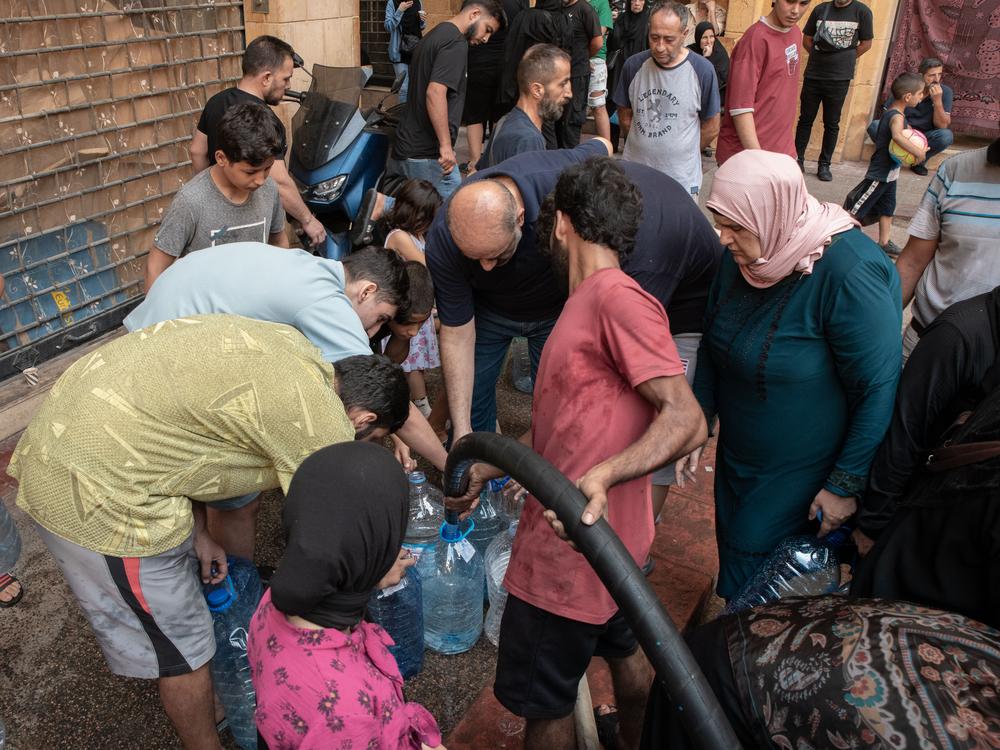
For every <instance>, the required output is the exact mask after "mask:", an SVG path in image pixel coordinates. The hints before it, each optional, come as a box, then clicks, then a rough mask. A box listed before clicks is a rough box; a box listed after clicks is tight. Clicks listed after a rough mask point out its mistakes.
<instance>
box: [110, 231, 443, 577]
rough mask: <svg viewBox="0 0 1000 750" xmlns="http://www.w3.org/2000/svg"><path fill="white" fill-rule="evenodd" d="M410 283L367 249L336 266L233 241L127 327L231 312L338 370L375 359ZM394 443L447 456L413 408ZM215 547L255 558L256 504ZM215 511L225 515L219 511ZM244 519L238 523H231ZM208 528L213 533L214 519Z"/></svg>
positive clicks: (193, 258) (249, 501)
mask: <svg viewBox="0 0 1000 750" xmlns="http://www.w3.org/2000/svg"><path fill="white" fill-rule="evenodd" d="M408 296H409V281H408V277H407V275H406V270H405V264H404V262H403V260H402V259H401V258H400V257H399V256H398V255H396V254H395V253H393V252H387V251H385V250H383V249H381V248H374V247H372V248H364V249H363V250H359V251H358V252H356V253H353V254H351V255H349V256H347V257H346V258H345V259H344V260H343V261H342V262H340V261H335V260H326V259H325V258H317V257H316V256H314V255H310V254H309V253H307V252H305V251H304V250H285V249H282V248H277V247H274V246H272V245H267V244H264V243H263V242H234V243H230V244H228V245H219V246H217V247H210V248H205V249H204V250H199V251H198V252H196V253H192V254H190V255H187V256H185V257H183V258H181V259H180V260H178V261H177V262H176V263H173V264H172V265H171V266H170V267H169V268H167V270H165V271H164V272H163V273H162V274H161V275H160V276H159V277H158V278H157V279H156V283H155V284H154V285H153V286H152V288H151V289H149V290H148V291H147V293H146V299H145V301H144V302H143V303H142V304H141V305H139V306H138V307H137V308H136V309H135V310H133V311H132V313H131V314H130V315H129V316H128V317H127V318H125V320H124V325H125V327H126V328H127V329H128V330H130V331H136V330H139V329H140V328H146V327H148V326H152V325H156V324H157V323H162V322H163V321H165V320H175V319H177V318H183V317H185V316H188V315H206V314H211V313H231V314H233V315H243V316H245V317H248V318H256V319H258V320H268V321H271V322H273V323H285V324H287V325H291V326H294V327H295V328H297V329H298V330H299V331H301V332H302V335H304V336H305V337H306V338H307V339H309V340H310V341H311V342H312V343H313V344H314V345H315V346H316V347H317V348H318V349H319V350H320V351H321V352H322V355H323V359H325V360H326V361H328V362H336V361H338V360H341V359H343V358H345V357H350V356H353V355H356V354H371V353H372V350H371V344H370V343H369V336H370V335H374V334H375V333H376V332H377V331H378V330H379V329H380V328H381V327H382V325H383V324H384V323H386V322H388V321H389V320H391V319H392V318H393V317H395V315H396V312H397V310H398V308H399V307H401V306H402V307H406V305H407V304H408ZM396 435H397V436H398V437H399V439H400V440H402V441H403V442H404V443H405V444H406V445H407V446H409V447H410V448H412V449H413V450H415V451H416V452H418V453H420V454H421V455H422V456H424V457H425V458H427V460H428V461H430V462H431V463H432V464H434V465H435V466H436V467H437V468H438V469H441V470H443V469H444V463H445V460H446V459H447V457H448V454H447V452H446V451H445V450H444V448H443V446H442V445H441V442H440V441H439V440H438V439H437V436H436V435H435V433H434V430H433V429H432V428H431V426H430V425H429V424H428V423H427V420H426V419H425V418H424V416H423V414H421V413H420V410H419V409H417V408H416V407H415V406H413V404H412V403H411V404H410V413H409V416H408V417H407V420H406V422H405V424H404V425H403V426H402V427H401V428H400V429H399V430H397V432H396ZM231 502H232V505H230V506H226V507H228V508H229V511H228V513H227V519H226V523H225V524H220V525H219V528H218V532H217V533H218V536H216V539H217V540H218V541H219V543H220V544H222V546H223V548H224V549H226V550H227V551H229V552H231V553H233V554H236V555H239V556H242V557H246V558H248V559H249V558H250V557H252V554H253V546H252V544H253V528H254V526H253V519H254V513H255V511H256V502H254V498H252V497H249V498H238V499H236V500H234V501H231ZM214 507H215V508H219V507H222V506H220V505H219V503H216V504H215V506H214ZM236 510H240V511H241V513H240V516H241V519H242V523H241V519H237V518H235V517H234V516H233V511H236ZM209 520H210V525H212V524H211V519H209Z"/></svg>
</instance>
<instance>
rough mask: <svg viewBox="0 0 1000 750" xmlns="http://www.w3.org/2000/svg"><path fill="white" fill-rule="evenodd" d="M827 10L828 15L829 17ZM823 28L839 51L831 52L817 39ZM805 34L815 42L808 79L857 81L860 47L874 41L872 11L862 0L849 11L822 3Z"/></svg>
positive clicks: (851, 5) (853, 3)
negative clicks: (820, 27)
mask: <svg viewBox="0 0 1000 750" xmlns="http://www.w3.org/2000/svg"><path fill="white" fill-rule="evenodd" d="M827 8H829V15H826V14H827ZM824 16H826V18H825V20H824ZM820 25H822V26H823V27H824V29H825V31H826V32H827V34H828V35H829V36H831V37H832V38H833V40H834V42H836V45H837V48H836V49H830V47H829V46H828V45H826V44H825V43H824V41H822V40H820V39H818V38H817V37H816V32H817V30H818V29H817V27H818V26H820ZM802 33H803V34H804V35H805V36H811V37H812V38H813V50H812V52H810V53H809V62H808V63H807V65H806V74H805V77H806V78H813V79H816V80H818V81H849V80H851V79H852V78H854V65H855V63H856V62H857V59H858V55H857V52H856V51H855V50H856V49H857V46H858V45H859V44H860V43H861V42H867V41H868V40H870V39H873V38H874V37H875V29H874V26H873V24H872V12H871V9H870V8H869V7H868V6H867V5H865V4H864V3H861V2H859V0H854V2H852V3H851V4H850V5H848V6H847V7H846V8H838V7H837V6H836V5H834V4H833V3H832V2H827V3H820V4H819V5H817V6H816V7H815V8H813V12H812V13H811V14H810V15H809V20H808V21H806V26H805V28H804V29H803V30H802Z"/></svg>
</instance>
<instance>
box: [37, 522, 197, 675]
mask: <svg viewBox="0 0 1000 750" xmlns="http://www.w3.org/2000/svg"><path fill="white" fill-rule="evenodd" d="M35 528H36V529H37V530H38V534H39V536H41V537H42V541H43V542H45V546H46V547H48V548H49V552H51V553H52V556H53V557H54V558H55V559H56V563H57V564H58V565H59V569H60V570H61V571H62V574H63V576H64V577H65V578H66V583H68V584H69V587H70V589H71V590H72V591H73V595H74V596H75V597H76V600H77V602H78V603H79V605H80V609H82V610H83V613H84V614H85V615H86V616H87V619H88V620H89V621H90V627H91V628H92V629H93V631H94V635H95V636H96V637H97V643H98V645H99V646H100V647H101V651H103V652H104V658H105V660H106V661H107V662H108V667H110V669H111V671H112V672H114V673H115V674H119V675H122V676H124V677H141V678H145V679H155V678H157V677H174V676H177V675H182V674H188V673H189V672H193V671H194V670H196V669H198V667H200V666H202V665H204V664H207V663H208V661H209V660H210V659H211V658H212V657H213V656H214V655H215V635H214V632H213V629H212V615H211V614H210V613H209V611H208V605H207V604H206V603H205V597H204V596H203V595H202V589H201V580H200V579H199V577H198V559H197V558H196V557H195V554H194V544H193V542H194V538H193V537H192V536H189V537H188V538H187V539H186V540H185V541H184V542H183V543H182V544H180V545H179V546H177V547H174V548H173V549H170V550H167V551H166V552H164V553H163V554H160V555H153V556H152V557H112V556H110V555H102V554H101V553H100V552H94V551H93V550H89V549H86V548H84V547H81V546H79V545H78V544H73V543H72V542H70V541H67V540H65V539H63V538H62V537H60V536H56V535H55V534H53V533H52V532H50V531H47V530H45V529H44V528H42V527H41V526H39V525H38V524H37V523H36V524H35Z"/></svg>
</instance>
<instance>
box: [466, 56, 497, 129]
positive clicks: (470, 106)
mask: <svg viewBox="0 0 1000 750" xmlns="http://www.w3.org/2000/svg"><path fill="white" fill-rule="evenodd" d="M502 72H503V67H502V66H501V67H493V66H480V67H479V68H477V69H476V70H472V69H470V70H469V73H468V78H467V79H466V86H465V106H464V108H463V109H462V124H463V125H482V124H484V123H487V122H496V121H497V120H499V119H500V118H499V117H497V116H496V113H497V111H498V110H499V105H498V103H497V93H498V92H499V89H500V75H501V73H502Z"/></svg>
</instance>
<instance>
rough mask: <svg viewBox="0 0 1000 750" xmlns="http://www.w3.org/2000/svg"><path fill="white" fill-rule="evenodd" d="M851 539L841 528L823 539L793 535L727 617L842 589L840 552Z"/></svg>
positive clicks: (738, 597)
mask: <svg viewBox="0 0 1000 750" xmlns="http://www.w3.org/2000/svg"><path fill="white" fill-rule="evenodd" d="M850 537H851V529H850V527H848V526H841V527H840V528H839V529H835V530H834V531H831V532H830V533H829V534H827V535H826V536H825V537H823V538H819V537H815V536H805V535H803V536H790V537H788V538H787V539H785V540H784V541H782V542H781V544H779V545H778V547H777V548H776V549H775V550H774V552H772V553H771V554H770V555H769V556H768V558H767V559H766V560H765V561H764V563H763V564H762V565H761V566H760V567H759V568H758V569H757V572H756V573H754V575H753V576H752V577H751V578H750V580H749V581H747V582H746V584H744V586H743V588H742V589H741V590H740V592H739V593H738V594H737V595H736V596H735V597H734V598H732V599H731V600H730V601H729V603H728V604H727V605H726V614H732V613H733V612H740V611H742V610H744V609H750V608H751V607H759V606H761V605H763V604H768V603H770V602H774V601H777V600H778V599H784V598H786V597H789V596H822V595H824V594H832V593H833V592H835V591H836V590H837V589H838V588H839V587H840V559H839V558H838V556H837V549H838V548H839V547H840V546H842V545H843V544H844V543H845V542H846V541H847V540H848V539H850Z"/></svg>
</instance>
